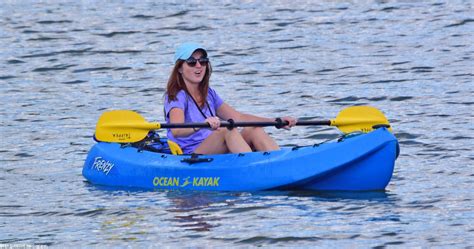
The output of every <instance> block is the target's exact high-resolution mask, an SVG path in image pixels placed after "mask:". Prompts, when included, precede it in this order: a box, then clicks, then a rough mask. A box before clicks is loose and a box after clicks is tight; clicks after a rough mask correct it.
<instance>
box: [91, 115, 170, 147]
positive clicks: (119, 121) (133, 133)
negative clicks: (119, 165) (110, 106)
mask: <svg viewBox="0 0 474 249" xmlns="http://www.w3.org/2000/svg"><path fill="white" fill-rule="evenodd" d="M160 127H161V124H160V123H148V122H147V121H146V120H145V118H143V117H142V116H141V115H140V114H138V113H136V112H133V111H127V110H116V111H108V112H104V114H102V116H100V118H99V121H98V122H97V125H96V129H95V137H96V138H97V140H99V141H103V142H115V143H133V142H138V141H140V140H142V139H144V138H145V137H146V135H147V134H148V132H149V131H150V130H156V129H160Z"/></svg>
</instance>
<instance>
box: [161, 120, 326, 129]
mask: <svg viewBox="0 0 474 249" xmlns="http://www.w3.org/2000/svg"><path fill="white" fill-rule="evenodd" d="M287 124H288V122H286V121H283V122H282V123H279V122H277V121H273V122H234V123H230V122H226V121H223V122H221V125H220V127H227V128H233V127H264V126H279V125H283V126H284V125H287ZM296 125H299V126H305V125H331V121H330V120H314V121H298V122H297V123H296ZM209 127H210V125H209V124H208V123H171V124H161V128H166V129H174V128H209Z"/></svg>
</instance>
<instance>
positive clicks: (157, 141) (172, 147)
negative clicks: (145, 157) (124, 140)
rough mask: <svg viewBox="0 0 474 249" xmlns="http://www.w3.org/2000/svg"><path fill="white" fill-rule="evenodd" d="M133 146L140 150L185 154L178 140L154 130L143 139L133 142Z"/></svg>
mask: <svg viewBox="0 0 474 249" xmlns="http://www.w3.org/2000/svg"><path fill="white" fill-rule="evenodd" d="M131 146H132V147H135V148H137V149H138V150H147V151H151V152H158V153H164V154H172V155H181V154H183V150H182V149H181V147H180V146H179V145H178V144H177V143H176V142H174V141H172V140H170V139H168V138H166V137H160V135H159V134H158V133H156V132H154V131H151V132H150V133H148V135H147V136H146V137H145V138H144V139H143V140H141V141H139V142H135V143H132V144H131Z"/></svg>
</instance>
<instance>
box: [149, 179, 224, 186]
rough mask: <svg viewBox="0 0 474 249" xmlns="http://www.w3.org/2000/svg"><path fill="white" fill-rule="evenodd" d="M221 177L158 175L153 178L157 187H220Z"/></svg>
mask: <svg viewBox="0 0 474 249" xmlns="http://www.w3.org/2000/svg"><path fill="white" fill-rule="evenodd" d="M220 179H221V178H220V177H193V178H191V177H190V176H188V177H185V178H180V177H165V176H157V177H155V178H153V186H155V187H158V186H160V187H186V186H188V185H192V186H193V187H219V180H220Z"/></svg>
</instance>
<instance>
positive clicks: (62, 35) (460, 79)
mask: <svg viewBox="0 0 474 249" xmlns="http://www.w3.org/2000/svg"><path fill="white" fill-rule="evenodd" d="M472 14H473V2H472V1H449V2H448V1H363V2H356V3H354V2H352V1H351V2H349V1H348V2H344V1H322V2H319V3H312V2H311V1H308V2H306V1H296V2H295V1H274V0H273V1H246V2H244V3H241V4H237V3H234V1H222V2H213V3H210V2H208V1H202V2H201V1H196V2H194V1H186V2H183V3H182V2H181V1H168V2H166V1H163V2H158V1H156V2H148V1H144V2H142V1H140V2H138V1H137V2H135V1H114V2H106V3H104V2H102V3H100V4H97V3H95V2H93V1H90V2H89V1H79V2H77V1H38V2H37V1H31V2H29V1H3V2H2V3H0V27H1V28H0V47H1V49H0V83H1V90H0V99H1V106H0V117H1V127H0V132H1V136H2V139H1V149H0V162H1V166H0V183H1V191H0V217H1V218H0V244H10V245H15V244H16V245H18V244H20V245H33V244H41V245H49V246H53V247H65V246H72V247H93V246H100V247H125V246H130V247H156V246H173V247H174V246H189V247H196V246H197V247H220V246H225V247H229V246H232V247H234V246H237V247H252V246H272V247H274V246H285V247H310V246H311V247H331V248H339V247H359V248H360V247H362V248H368V247H377V248H381V247H390V246H398V247H458V248H462V247H469V246H471V247H472V245H473V244H474V243H473V242H474V238H473V237H474V236H473V234H474V226H473V225H472V220H473V219H474V212H473V206H474V200H473V199H474V197H473V193H472V189H473V176H474V174H473V162H474V153H473V150H472V147H473V134H474V126H473V117H474V115H473V114H472V108H473V105H474V101H473V96H474V84H473V76H474V72H473V68H474V63H473V61H474V58H473V56H474V48H473V45H472V44H473V42H472V41H473V40H474V39H473V38H474V37H473V33H474V32H473V31H474V19H473V17H472V16H473V15H472ZM188 39H191V40H193V41H197V42H201V43H203V44H205V45H206V47H207V48H208V50H209V54H210V56H211V60H212V63H213V67H214V75H213V79H212V82H211V84H212V85H213V86H214V88H215V89H216V90H217V91H218V92H219V93H220V95H221V96H222V97H223V98H224V99H225V100H226V102H228V103H229V104H231V105H232V106H234V107H236V108H237V109H238V110H241V111H245V112H251V113H257V114H260V115H263V116H269V117H275V116H280V115H282V114H291V115H293V116H295V117H308V118H317V119H320V118H323V119H330V118H334V117H335V116H336V115H337V113H338V112H339V111H340V110H341V109H342V108H344V107H347V106H352V105H361V104H364V105H371V106H375V107H377V108H379V109H381V110H382V111H384V112H385V114H386V116H387V117H388V118H389V119H390V122H391V124H392V126H393V128H394V133H395V135H396V136H397V138H398V139H399V141H400V145H401V154H400V157H399V159H398V160H397V162H396V168H395V172H394V176H393V178H392V181H391V182H390V184H389V186H388V187H387V189H386V191H385V192H369V193H306V192H261V193H193V192H165V191H155V192H147V191H128V190H120V189H107V188H101V187H97V186H94V185H90V184H88V183H87V182H86V181H85V180H84V178H83V177H82V175H81V170H82V164H83V161H84V159H85V157H86V154H87V151H88V149H89V148H90V147H91V146H92V145H93V144H94V141H93V140H92V139H91V135H92V134H93V133H94V128H95V123H96V121H97V119H98V117H99V116H100V114H101V113H103V112H104V111H105V110H109V109H132V110H136V111H139V112H140V113H141V114H142V115H144V116H145V117H146V118H147V119H148V120H150V121H162V120H163V117H162V104H163V91H164V88H165V82H166V81H167V77H168V74H169V72H170V70H171V66H172V57H173V52H174V48H175V47H176V46H177V44H178V43H180V42H182V41H186V40H188ZM268 131H269V132H271V133H272V135H273V136H274V137H275V138H276V139H277V141H278V143H279V144H281V145H289V144H300V145H303V144H312V143H315V142H320V141H321V140H324V139H326V138H327V137H331V136H333V135H336V134H337V130H336V129H334V128H323V127H297V128H295V129H292V131H280V130H275V129H271V128H270V129H268Z"/></svg>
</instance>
